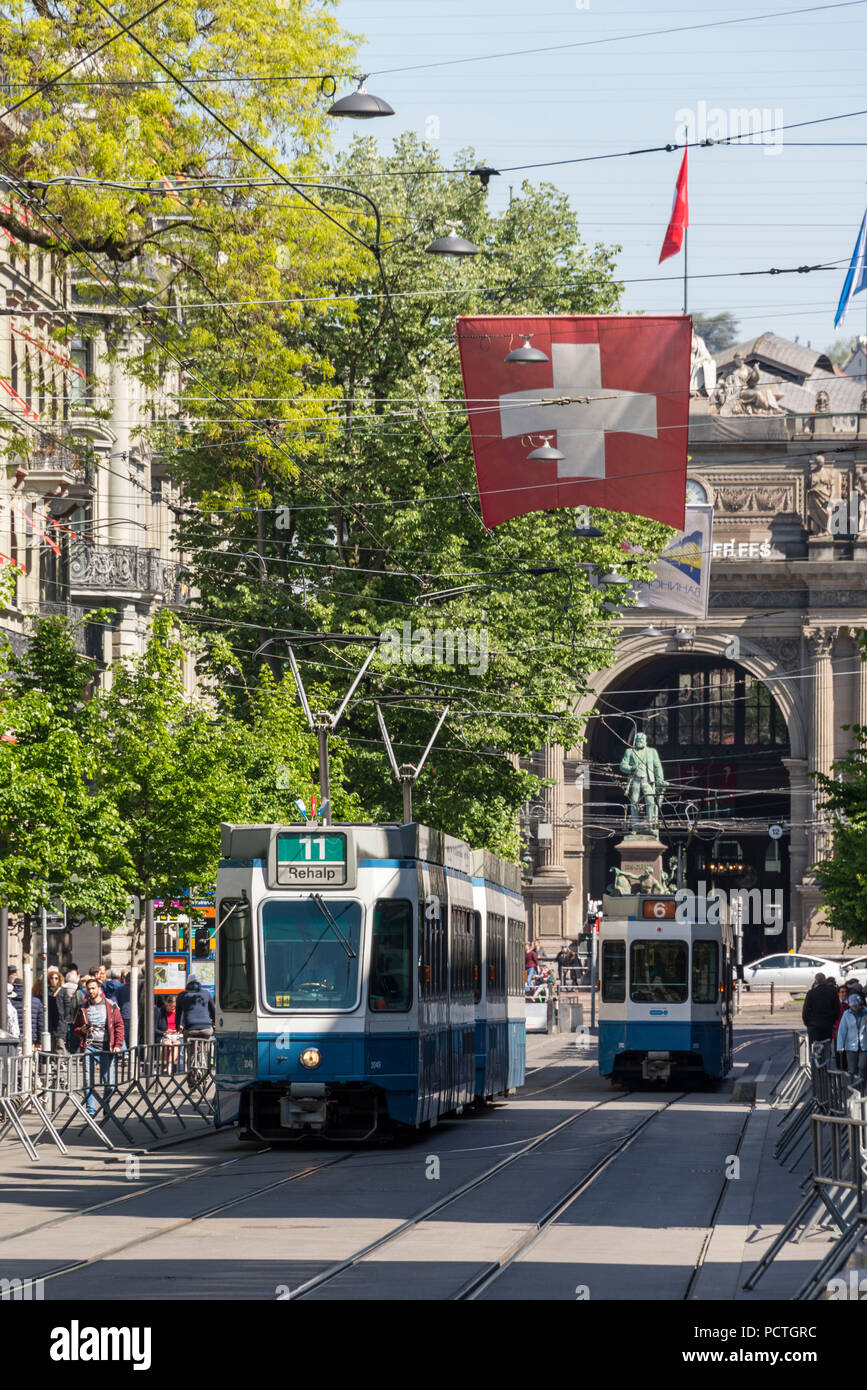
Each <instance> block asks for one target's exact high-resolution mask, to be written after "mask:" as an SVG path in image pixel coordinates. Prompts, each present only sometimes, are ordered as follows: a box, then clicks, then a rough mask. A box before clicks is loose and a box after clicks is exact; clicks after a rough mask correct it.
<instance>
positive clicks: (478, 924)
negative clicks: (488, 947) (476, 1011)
mask: <svg viewBox="0 0 867 1390" xmlns="http://www.w3.org/2000/svg"><path fill="white" fill-rule="evenodd" d="M481 997H482V918H481V914H480V913H478V912H474V913H473V999H474V1000H475V1002H476V1003H477V1004H478V1003H479V1001H480V1000H481Z"/></svg>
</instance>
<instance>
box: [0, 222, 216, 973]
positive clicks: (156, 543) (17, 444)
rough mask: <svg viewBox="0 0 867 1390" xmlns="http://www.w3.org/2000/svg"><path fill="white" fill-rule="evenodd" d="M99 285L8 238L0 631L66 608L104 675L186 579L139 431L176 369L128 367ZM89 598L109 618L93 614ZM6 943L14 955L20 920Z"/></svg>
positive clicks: (84, 943)
mask: <svg viewBox="0 0 867 1390" xmlns="http://www.w3.org/2000/svg"><path fill="white" fill-rule="evenodd" d="M0 235H5V234H2V233H0ZM93 295H94V283H93V281H92V280H89V279H88V280H86V281H85V280H82V279H76V278H75V275H74V273H71V272H70V270H69V268H67V269H63V268H62V266H61V263H60V262H59V260H58V259H57V258H55V257H54V256H53V255H50V254H47V253H46V254H40V253H38V252H36V251H34V250H33V249H30V250H28V249H27V248H26V247H23V246H18V245H16V244H15V243H12V242H11V241H9V242H8V244H6V245H3V246H2V247H0V423H2V427H3V428H2V431H0V437H2V440H3V443H4V456H3V467H2V470H0V571H2V572H3V573H4V574H7V575H10V576H11V580H10V582H11V583H12V592H11V595H10V598H9V600H8V602H7V603H6V605H5V606H0V632H2V634H3V635H4V636H5V637H6V638H7V639H8V641H9V642H10V644H11V646H12V648H13V650H14V651H16V652H18V653H21V652H23V650H24V649H25V647H26V643H27V640H28V633H29V630H30V625H31V620H32V619H33V618H35V617H40V616H48V615H53V614H61V615H64V616H66V617H68V618H70V619H71V620H72V622H73V630H74V632H75V636H76V643H77V645H78V647H79V650H81V651H82V652H84V653H86V654H87V655H89V656H90V657H92V658H93V659H94V660H95V661H96V662H97V663H98V666H99V670H100V679H102V680H103V681H106V680H110V678H111V677H110V672H111V664H112V663H113V662H115V661H117V660H119V659H121V658H124V657H130V656H134V655H136V654H138V653H140V652H141V651H142V650H143V648H144V645H145V642H146V639H147V632H148V627H149V624H150V620H151V617H152V615H153V613H154V612H155V611H156V609H158V608H160V607H163V606H165V605H168V606H172V607H174V606H179V607H182V606H183V604H184V602H185V598H186V594H187V592H188V590H187V585H186V581H185V577H184V569H183V557H182V555H180V554H179V553H178V552H177V550H176V548H175V545H174V542H173V539H172V532H173V525H174V521H175V514H176V509H177V508H178V506H179V505H180V502H181V489H180V488H179V487H178V486H177V485H175V484H174V483H173V482H172V480H171V478H170V477H169V476H168V475H167V473H166V472H165V470H164V469H163V468H162V466H161V463H160V460H159V458H157V457H155V456H154V455H153V453H152V451H151V448H150V445H149V443H148V441H147V438H146V436H145V435H144V434H143V431H144V430H145V428H146V427H147V426H148V425H149V424H151V423H152V421H153V420H154V419H156V418H157V417H160V418H162V417H165V415H166V414H171V413H174V412H173V406H172V392H173V391H174V390H176V389H177V386H178V380H177V373H174V374H169V375H168V376H167V377H166V379H165V380H164V382H163V383H162V386H161V388H160V390H159V392H154V390H153V389H152V388H148V387H146V386H145V385H144V384H143V382H142V380H141V378H140V376H139V375H137V374H136V372H135V371H134V370H133V369H132V365H131V364H133V363H135V362H136V361H137V359H139V358H140V357H141V354H142V350H143V347H144V340H143V338H142V336H141V333H140V332H137V331H134V330H130V327H129V316H128V314H127V313H126V312H125V311H124V310H123V309H120V308H113V307H108V306H106V307H103V306H99V307H95V305H94V298H93ZM58 329H62V330H63V333H62V334H61V335H58V334H57V330H58ZM0 604H2V600H0ZM94 609H101V610H108V612H109V614H110V617H109V619H108V621H106V620H105V618H104V616H103V618H102V620H100V621H99V622H88V613H89V612H92V611H93V610H94ZM193 679H194V673H193V670H192V665H191V663H190V665H189V669H188V671H187V680H188V684H189V687H190V689H192V686H193ZM59 944H60V943H59V941H56V946H59ZM70 946H71V949H72V952H73V955H74V957H75V959H76V960H77V962H78V964H79V965H83V966H90V965H93V964H94V963H96V962H97V961H99V960H102V961H103V962H104V963H105V964H116V965H121V964H123V965H129V964H130V955H131V944H130V936H129V934H128V933H125V932H123V931H120V932H114V933H109V932H106V931H101V930H100V928H99V927H98V926H96V925H85V926H83V927H80V928H78V929H77V930H76V932H75V936H74V942H73V943H69V942H67V947H70ZM60 954H61V956H63V955H65V954H68V952H64V951H60ZM10 955H11V959H12V961H13V963H19V961H20V930H19V931H18V932H17V933H16V932H15V931H14V929H13V938H12V942H11V952H10Z"/></svg>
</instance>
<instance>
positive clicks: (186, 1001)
mask: <svg viewBox="0 0 867 1390" xmlns="http://www.w3.org/2000/svg"><path fill="white" fill-rule="evenodd" d="M175 1017H176V1019H177V1022H176V1024H175V1027H176V1028H177V1030H178V1032H179V1033H182V1034H183V1038H184V1042H187V1041H189V1039H190V1038H209V1037H210V1036H211V1034H212V1033H213V1031H214V1001H213V999H212V998H211V996H210V994H208V993H207V992H206V991H205V990H203V989H202V985H201V981H200V980H199V979H198V978H197V976H195V975H191V976H190V978H189V979H188V980H187V987H186V989H185V990H184V992H183V994H181V995H179V996H178V1000H177V1003H176V1004H175Z"/></svg>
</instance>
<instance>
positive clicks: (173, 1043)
mask: <svg viewBox="0 0 867 1390" xmlns="http://www.w3.org/2000/svg"><path fill="white" fill-rule="evenodd" d="M180 1041H181V1039H180V1033H179V1028H178V1008H177V1000H176V998H175V996H174V995H173V994H165V995H163V996H162V997H161V999H160V1000H159V1003H158V1004H157V1005H156V1008H155V1009H154V1042H155V1043H156V1044H157V1046H158V1047H159V1053H158V1054H157V1055H158V1056H159V1059H160V1062H161V1063H162V1064H163V1066H162V1068H161V1069H162V1070H164V1071H165V1073H166V1074H167V1075H169V1074H171V1073H172V1072H174V1071H175V1066H176V1063H177V1060H178V1052H179V1050H180V1048H179V1044H180Z"/></svg>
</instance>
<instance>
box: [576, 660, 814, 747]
mask: <svg viewBox="0 0 867 1390" xmlns="http://www.w3.org/2000/svg"><path fill="white" fill-rule="evenodd" d="M737 637H738V641H739V643H740V655H739V656H738V658H737V660H736V661H735V662H734V664H735V665H738V666H742V667H743V669H744V670H745V671H748V672H749V673H750V675H752V676H755V677H756V679H757V680H760V681H762V682H763V684H764V685H766V686H767V688H768V690H769V691H770V693H771V695H772V696H773V698H774V700H775V702H776V704H777V706H778V708H779V709H780V712H781V713H782V715H783V718H784V719H785V721H786V728H787V730H788V734H789V749H790V756H791V757H792V758H798V759H805V758H806V757H807V728H808V716H807V713H806V712H805V710H804V706H803V695H802V691H801V685H802V682H800V681H797V680H793V679H792V677H791V674H787V673H786V671H785V670H784V669H783V668H782V667H781V665H780V663H779V662H778V661H776V660H775V659H774V657H773V656H771V655H770V654H769V653H768V652H766V651H763V650H762V648H761V645H760V644H759V643H757V642H752V641H750V639H749V638H745V637H742V636H741V634H740V633H738V634H737ZM729 641H730V638H729V636H728V635H716V634H712V633H696V634H695V636H694V637H693V636H691V637H690V639H689V642H688V643H687V642H683V643H678V644H677V647H676V648H675V649H674V650H672V642H671V639H670V638H659V637H629V636H627V635H624V637H623V639H622V641H621V644H620V648H619V649H618V655H617V658H616V659H615V661H614V662H613V663H612V665H611V666H609V667H608V668H607V669H606V670H605V671H604V672H603V673H601V675H600V678H599V679H597V680H596V681H595V688H594V689H593V690H592V691H590V692H588V693H587V694H586V695H583V696H582V697H581V699H580V700H579V701H578V702H577V704H576V706H575V713H576V714H589V713H590V711H591V710H592V709H593V707H594V705H595V704H596V701H597V699H598V697H599V696H600V695H603V694H604V693H605V692H606V690H610V689H611V688H612V686H614V687H616V686H618V685H619V684H620V683H621V682H622V681H623V680H624V679H625V678H626V677H627V676H629V675H630V674H631V672H632V671H634V670H635V669H636V668H637V667H639V666H642V665H644V664H645V663H646V662H648V661H651V660H653V659H654V658H658V657H660V656H665V655H667V654H669V655H671V656H676V655H677V654H678V653H679V652H690V653H692V654H697V655H701V656H718V657H721V658H722V657H725V651H726V647H727V646H728V645H729ZM585 743H586V738H585V739H582V741H581V744H580V745H578V747H577V748H576V749H575V750H574V751H573V753H572V755H571V756H573V757H577V758H579V759H580V758H581V756H582V751H581V750H583V748H584V745H585Z"/></svg>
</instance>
